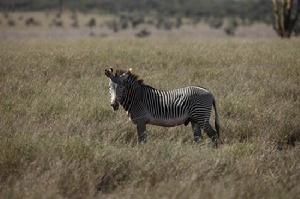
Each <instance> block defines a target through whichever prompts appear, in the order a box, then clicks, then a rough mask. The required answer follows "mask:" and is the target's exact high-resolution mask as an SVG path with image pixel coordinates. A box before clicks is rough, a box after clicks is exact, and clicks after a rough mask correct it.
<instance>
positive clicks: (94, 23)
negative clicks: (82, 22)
mask: <svg viewBox="0 0 300 199" xmlns="http://www.w3.org/2000/svg"><path fill="white" fill-rule="evenodd" d="M86 25H87V26H88V27H90V28H93V27H94V26H96V19H95V18H91V19H90V20H89V21H88V23H87V24H86Z"/></svg>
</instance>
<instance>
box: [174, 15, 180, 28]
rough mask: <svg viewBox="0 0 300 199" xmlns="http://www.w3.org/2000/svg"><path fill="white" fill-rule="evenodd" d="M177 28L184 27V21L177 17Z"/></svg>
mask: <svg viewBox="0 0 300 199" xmlns="http://www.w3.org/2000/svg"><path fill="white" fill-rule="evenodd" d="M175 26H176V28H180V27H181V26H182V19H181V17H177V18H176V24H175Z"/></svg>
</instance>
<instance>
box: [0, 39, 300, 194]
mask: <svg viewBox="0 0 300 199" xmlns="http://www.w3.org/2000/svg"><path fill="white" fill-rule="evenodd" d="M110 66H113V67H115V66H119V68H129V67H132V68H133V71H134V72H135V73H137V74H139V75H140V77H141V78H143V79H144V81H145V82H146V83H148V84H149V85H152V86H153V87H156V88H161V89H171V88H177V87H183V86H187V85H200V86H203V87H206V88H209V90H211V91H212V92H213V93H214V95H215V96H216V99H217V107H218V110H219V114H220V116H221V118H220V121H221V140H222V144H221V145H220V148H219V149H217V150H215V149H212V148H210V147H208V146H207V144H206V143H205V142H204V144H203V145H195V144H193V143H192V139H193V137H192V130H191V127H190V126H187V127H185V126H178V127H174V128H163V127H155V126H148V131H149V133H148V135H149V139H148V142H147V144H145V145H138V144H137V135H136V129H135V127H134V125H133V124H132V123H131V122H130V121H129V120H128V118H127V116H126V113H125V111H123V110H120V111H118V112H112V111H111V108H110V106H109V92H108V80H107V78H106V77H105V75H104V69H105V68H106V67H110ZM299 85H300V40H298V39H294V40H266V41H262V40H258V41H255V40H240V39H227V40H203V41H192V40H182V41H176V42H175V41H171V40H166V39H153V38H152V39H151V38H150V39H144V40H138V39H136V40H134V39H132V40H131V39H124V40H121V39H102V40H100V39H83V40H76V41H71V40H69V41H58V40H30V41H10V42H8V41H1V42H0V93H1V95H0V112H1V115H0V146H1V147H0V198H41V197H43V198H93V197H101V196H103V197H109V198H153V197H154V198H199V197H203V198H296V197H298V196H299V194H300V188H299V183H300V168H299V165H300V156H299V152H300V147H299V140H300V123H299V121H300V115H299V113H300V100H299V96H300V87H299ZM293 145H295V146H293ZM97 190H98V191H97Z"/></svg>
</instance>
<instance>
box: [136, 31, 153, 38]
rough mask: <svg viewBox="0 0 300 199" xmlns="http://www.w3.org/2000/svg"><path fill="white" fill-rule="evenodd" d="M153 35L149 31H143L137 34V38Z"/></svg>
mask: <svg viewBox="0 0 300 199" xmlns="http://www.w3.org/2000/svg"><path fill="white" fill-rule="evenodd" d="M150 35H151V32H150V31H149V30H147V29H143V30H141V31H140V32H138V33H137V34H135V36H137V37H148V36H150Z"/></svg>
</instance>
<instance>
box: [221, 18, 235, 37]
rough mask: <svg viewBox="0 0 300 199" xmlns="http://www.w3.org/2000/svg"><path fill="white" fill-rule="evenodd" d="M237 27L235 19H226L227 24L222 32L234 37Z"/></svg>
mask: <svg viewBox="0 0 300 199" xmlns="http://www.w3.org/2000/svg"><path fill="white" fill-rule="evenodd" d="M237 26H238V23H237V21H236V19H235V18H230V19H228V21H227V24H226V26H225V27H224V32H225V33H226V34H227V35H234V34H235V31H236V28H237Z"/></svg>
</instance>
